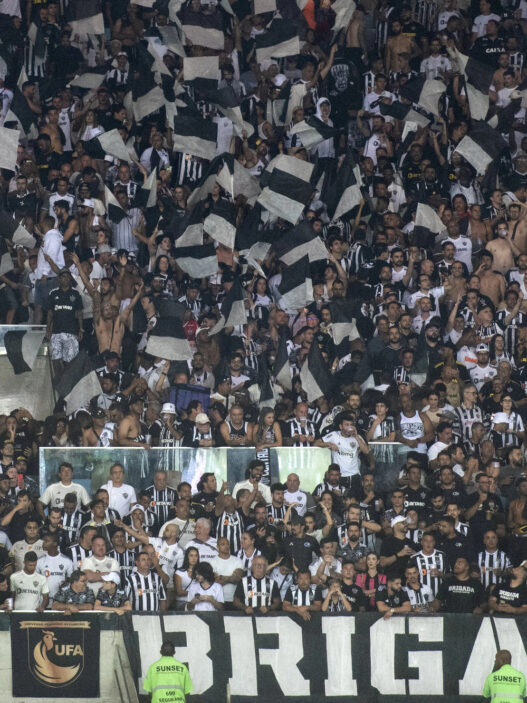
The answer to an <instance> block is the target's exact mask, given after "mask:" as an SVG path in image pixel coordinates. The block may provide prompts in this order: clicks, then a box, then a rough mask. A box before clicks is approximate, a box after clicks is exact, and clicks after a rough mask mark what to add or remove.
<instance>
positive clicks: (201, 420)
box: [196, 413, 210, 425]
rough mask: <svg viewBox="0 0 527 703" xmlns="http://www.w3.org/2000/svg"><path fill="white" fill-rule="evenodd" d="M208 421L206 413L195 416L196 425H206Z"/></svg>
mask: <svg viewBox="0 0 527 703" xmlns="http://www.w3.org/2000/svg"><path fill="white" fill-rule="evenodd" d="M208 422H210V420H209V416H208V415H207V414H206V413H198V414H197V415H196V425H206V424H207V423H208Z"/></svg>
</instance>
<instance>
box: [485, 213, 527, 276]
mask: <svg viewBox="0 0 527 703" xmlns="http://www.w3.org/2000/svg"><path fill="white" fill-rule="evenodd" d="M494 232H495V236H494V239H492V240H491V241H490V242H487V251H490V253H491V254H492V256H493V257H494V264H493V268H494V270H495V271H499V272H500V273H502V274H506V273H507V271H509V269H511V268H512V267H513V266H514V255H515V254H519V253H520V252H519V250H518V247H517V246H516V245H515V244H514V241H512V240H511V239H510V235H509V230H508V229H507V222H506V221H505V220H498V223H497V224H496V226H495V227H494ZM514 249H515V250H516V251H514Z"/></svg>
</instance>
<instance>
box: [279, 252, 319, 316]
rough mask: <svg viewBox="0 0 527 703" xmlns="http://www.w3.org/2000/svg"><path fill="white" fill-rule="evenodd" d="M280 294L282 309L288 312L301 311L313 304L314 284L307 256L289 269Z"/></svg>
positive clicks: (284, 274)
mask: <svg viewBox="0 0 527 703" xmlns="http://www.w3.org/2000/svg"><path fill="white" fill-rule="evenodd" d="M278 292H279V293H280V296H281V297H280V307H282V308H283V309H286V310H300V309H301V308H304V307H305V306H306V305H309V303H312V302H313V282H312V280H311V267H310V264H309V257H308V256H307V255H305V256H303V257H302V258H300V259H298V260H297V261H295V262H294V263H293V264H291V266H288V267H287V269H286V271H284V273H283V274H282V280H281V281H280V285H279V286H278Z"/></svg>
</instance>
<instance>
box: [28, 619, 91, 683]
mask: <svg viewBox="0 0 527 703" xmlns="http://www.w3.org/2000/svg"><path fill="white" fill-rule="evenodd" d="M89 627H90V623H89V622H88V621H78V622H63V621H57V620H55V621H53V620H52V621H47V622H42V621H41V622H27V621H26V622H21V623H20V628H21V629H25V630H26V633H27V648H28V663H29V668H30V671H31V673H32V675H33V676H34V677H35V679H37V681H38V682H39V683H41V684H44V685H45V686H50V687H52V688H61V687H64V686H69V685H70V684H72V683H73V682H74V681H76V680H77V679H78V678H79V676H80V675H81V674H82V671H83V669H84V652H85V647H84V632H85V630H86V629H88V628H89Z"/></svg>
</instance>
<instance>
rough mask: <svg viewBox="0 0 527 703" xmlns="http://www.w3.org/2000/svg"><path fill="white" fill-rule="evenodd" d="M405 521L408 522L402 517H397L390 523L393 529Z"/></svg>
mask: <svg viewBox="0 0 527 703" xmlns="http://www.w3.org/2000/svg"><path fill="white" fill-rule="evenodd" d="M405 520H406V518H405V517H403V516H402V515H397V516H396V517H394V518H393V519H392V521H391V522H390V526H391V527H393V526H394V525H397V523H398V522H404V521H405Z"/></svg>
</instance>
